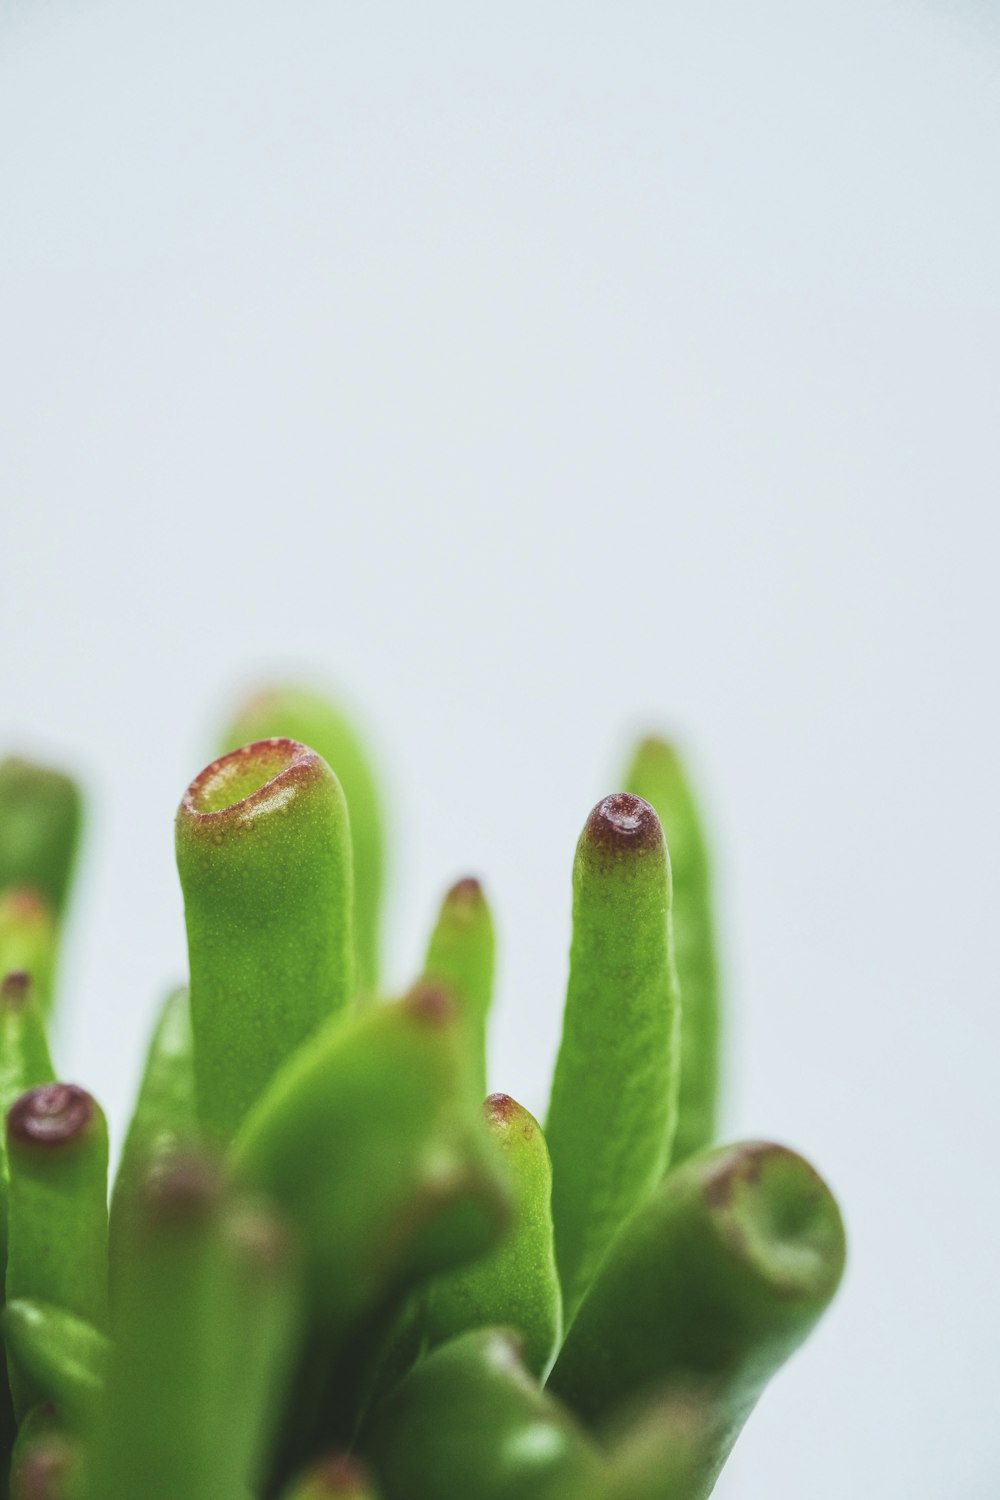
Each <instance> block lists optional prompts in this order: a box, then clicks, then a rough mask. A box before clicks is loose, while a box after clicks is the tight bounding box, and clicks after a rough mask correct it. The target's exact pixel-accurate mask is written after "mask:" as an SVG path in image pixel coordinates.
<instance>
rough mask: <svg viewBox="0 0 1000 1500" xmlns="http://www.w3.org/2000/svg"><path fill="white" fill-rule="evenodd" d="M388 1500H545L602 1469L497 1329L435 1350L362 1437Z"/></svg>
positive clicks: (578, 1487)
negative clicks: (459, 1499) (471, 1499)
mask: <svg viewBox="0 0 1000 1500" xmlns="http://www.w3.org/2000/svg"><path fill="white" fill-rule="evenodd" d="M363 1447H364V1450H365V1452H366V1454H367V1455H368V1457H369V1458H370V1460H371V1463H372V1466H373V1468H374V1470H375V1476H376V1479H377V1480H378V1483H379V1485H380V1488H381V1489H382V1491H383V1493H384V1495H385V1497H386V1500H456V1497H457V1496H463V1497H465V1496H469V1497H473V1496H474V1497H475V1500H550V1497H553V1496H556V1495H560V1496H561V1495H567V1496H568V1495H571V1494H579V1493H580V1492H581V1491H583V1490H584V1489H585V1488H586V1486H587V1485H588V1483H593V1482H594V1481H595V1480H596V1477H597V1475H598V1474H600V1473H601V1471H602V1462H601V1459H600V1457H599V1455H598V1453H597V1450H596V1449H595V1448H594V1447H593V1446H592V1444H591V1443H590V1442H589V1440H588V1439H587V1437H586V1436H585V1434H584V1433H583V1432H582V1431H581V1430H580V1429H579V1428H578V1427H577V1425H576V1423H575V1422H574V1421H573V1420H572V1419H571V1418H570V1416H569V1415H568V1413H566V1412H565V1411H564V1410H563V1409H562V1408H561V1407H560V1406H559V1404H558V1403H557V1402H555V1401H553V1400H552V1399H551V1398H550V1397H549V1396H548V1395H547V1394H546V1393H545V1392H544V1391H542V1390H540V1389H539V1387H538V1386H537V1384H536V1383H535V1381H534V1380H533V1379H532V1377H531V1376H530V1375H529V1374H528V1373H527V1371H526V1370H525V1368H524V1366H523V1365H522V1364H521V1362H520V1360H519V1358H518V1347H517V1340H516V1339H515V1338H514V1337H513V1336H512V1335H511V1334H509V1333H508V1332H506V1331H505V1330H503V1329H495V1328H491V1329H480V1330H477V1331H476V1332H474V1333H467V1334H463V1336H462V1337H461V1338H458V1339H455V1340H453V1342H452V1343H450V1344H444V1345H442V1347H441V1348H440V1349H436V1350H435V1351H434V1353H433V1354H430V1355H429V1356H428V1357H427V1358H426V1359H425V1360H423V1361H422V1362H421V1364H419V1365H418V1366H417V1367H416V1369H415V1370H413V1371H412V1372H411V1373H410V1374H409V1375H408V1376H407V1377H406V1379H405V1380H404V1381H403V1382H402V1384H401V1385H400V1386H399V1387H398V1388H397V1390H396V1391H395V1392H394V1393H393V1395H392V1396H390V1398H389V1399H388V1401H387V1402H386V1403H385V1405H384V1406H383V1407H382V1408H381V1409H380V1410H379V1411H378V1412H377V1413H376V1415H375V1417H374V1419H373V1420H372V1422H371V1424H370V1428H369V1430H368V1432H367V1433H366V1435H365V1438H364V1440H363Z"/></svg>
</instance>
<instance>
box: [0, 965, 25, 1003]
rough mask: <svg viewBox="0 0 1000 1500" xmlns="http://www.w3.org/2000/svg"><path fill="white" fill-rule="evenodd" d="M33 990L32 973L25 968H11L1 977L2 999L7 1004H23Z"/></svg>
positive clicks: (0, 994) (0, 996)
mask: <svg viewBox="0 0 1000 1500" xmlns="http://www.w3.org/2000/svg"><path fill="white" fill-rule="evenodd" d="M30 992H31V975H30V974H29V973H28V972H27V970H25V969H11V971H10V973H9V974H5V975H4V977H3V979H0V1000H3V1001H4V1002H5V1003H6V1004H7V1005H13V1006H17V1005H23V1004H24V1002H25V1000H26V999H27V998H28V995H29V994H30Z"/></svg>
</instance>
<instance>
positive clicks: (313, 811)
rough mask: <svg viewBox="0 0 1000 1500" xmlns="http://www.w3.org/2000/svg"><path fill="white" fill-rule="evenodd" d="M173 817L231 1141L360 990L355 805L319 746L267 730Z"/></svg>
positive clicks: (203, 1007) (203, 1085) (202, 1042)
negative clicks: (350, 814)
mask: <svg viewBox="0 0 1000 1500" xmlns="http://www.w3.org/2000/svg"><path fill="white" fill-rule="evenodd" d="M176 826H177V867H178V870H179V873H180V878H181V885H182V887H183V890H184V915H185V921H186V924H187V937H188V955H189V959H190V965H191V1020H192V1025H193V1028H194V1039H195V1082H196V1089H197V1099H198V1109H199V1114H200V1117H201V1120H202V1122H203V1124H204V1125H205V1127H206V1129H207V1130H208V1131H209V1132H210V1133H212V1134H214V1135H216V1136H218V1137H219V1138H221V1139H222V1140H224V1141H225V1140H229V1139H230V1138H231V1137H232V1135H233V1134H234V1133H235V1131H236V1130H237V1128H238V1127H239V1125H240V1123H241V1121H242V1120H243V1118H244V1117H245V1115H246V1114H247V1112H248V1110H249V1109H250V1108H251V1107H252V1105H253V1104H254V1103H255V1102H256V1100H257V1099H258V1098H260V1096H261V1094H263V1092H264V1090H265V1089H266V1088H267V1085H268V1084H269V1083H270V1081H271V1079H272V1078H273V1076H274V1074H275V1073H276V1072H277V1070H278V1068H279V1067H280V1065H281V1064H282V1063H283V1062H284V1061H285V1060H286V1059H287V1058H288V1057H289V1056H290V1055H291V1054H292V1053H293V1052H294V1051H295V1050H296V1048H297V1047H299V1046H300V1045H301V1044H302V1043H303V1042H304V1041H306V1040H307V1038H308V1037H310V1036H311V1035H312V1034H313V1033H314V1032H315V1031H316V1030H317V1029H318V1028H319V1027H320V1026H321V1024H322V1023H323V1022H324V1021H325V1020H327V1019H328V1018H329V1017H330V1016H333V1015H335V1014H337V1013H338V1012H342V1011H344V1010H345V1009H346V1008H347V1006H348V1004H349V1002H350V1000H351V998H352V994H353V953H352V947H351V942H352V939H351V903H352V895H351V850H350V836H349V829H348V821H347V805H346V803H345V801H344V794H343V792H342V791H341V789H340V784H339V782H338V781H337V779H336V777H335V776H334V774H333V772H332V771H331V770H330V768H329V766H328V765H327V764H326V762H325V761H323V760H321V759H320V757H319V756H318V755H316V754H315V752H314V751H312V750H309V749H307V748H306V747H305V746H303V745H300V744H297V743H296V742H295V741H292V740H264V741H260V742H258V743H257V744H253V745H247V746H244V747H243V749H241V750H235V751H233V752H232V753H231V754H230V755H226V756H223V757H222V758H221V759H220V760H217V761H214V762H213V763H212V765H210V766H208V767H207V768H206V769H205V770H204V771H202V773H201V774H200V775H199V776H198V777H197V778H196V779H195V780H194V781H193V782H192V783H191V785H190V787H189V788H188V790H187V792H186V793H185V795H184V798H183V801H182V802H181V805H180V808H179V810H178V813H177V825H176Z"/></svg>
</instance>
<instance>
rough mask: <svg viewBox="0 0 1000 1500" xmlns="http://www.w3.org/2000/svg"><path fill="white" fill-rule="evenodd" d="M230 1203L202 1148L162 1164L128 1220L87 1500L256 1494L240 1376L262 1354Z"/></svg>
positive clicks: (209, 1499) (231, 1499)
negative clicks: (237, 1286)
mask: <svg viewBox="0 0 1000 1500" xmlns="http://www.w3.org/2000/svg"><path fill="white" fill-rule="evenodd" d="M226 1208H228V1203H226V1197H225V1191H223V1184H222V1178H220V1173H219V1172H217V1169H216V1167H214V1164H213V1163H211V1161H210V1160H208V1158H205V1157H204V1155H199V1154H189V1155H181V1157H175V1158H171V1160H169V1161H162V1163H160V1164H159V1166H157V1167H156V1169H153V1172H151V1173H150V1175H148V1178H147V1181H145V1184H144V1190H142V1196H141V1199H139V1202H138V1205H136V1214H135V1215H133V1217H129V1221H127V1229H129V1232H127V1239H126V1244H124V1247H123V1256H121V1262H120V1275H118V1284H117V1289H115V1302H114V1320H112V1347H111V1359H109V1365H108V1380H106V1395H105V1401H103V1403H102V1407H100V1416H99V1421H97V1422H96V1424H94V1428H93V1431H91V1436H90V1454H88V1460H90V1461H88V1466H87V1473H88V1491H87V1494H88V1500H135V1497H136V1496H142V1500H178V1497H180V1496H183V1497H184V1500H246V1494H247V1485H246V1472H244V1470H246V1464H247V1457H249V1455H247V1452H246V1434H244V1431H243V1428H241V1427H238V1428H235V1430H234V1427H232V1421H231V1419H232V1415H234V1413H232V1403H234V1392H232V1386H231V1382H232V1371H234V1367H235V1364H237V1362H238V1361H240V1359H246V1358H255V1356H253V1350H255V1347H256V1329H255V1323H253V1308H252V1307H249V1305H247V1304H246V1302H243V1301H241V1298H240V1296H238V1295H235V1292H234V1284H232V1257H231V1254H229V1250H228V1245H226V1230H225V1224H226ZM247 1419H249V1418H247Z"/></svg>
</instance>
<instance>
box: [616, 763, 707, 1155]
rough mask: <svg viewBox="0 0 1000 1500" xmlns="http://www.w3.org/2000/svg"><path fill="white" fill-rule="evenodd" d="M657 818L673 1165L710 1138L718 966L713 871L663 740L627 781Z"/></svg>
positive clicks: (693, 806)
mask: <svg viewBox="0 0 1000 1500" xmlns="http://www.w3.org/2000/svg"><path fill="white" fill-rule="evenodd" d="M625 785H626V787H627V788H628V790H629V791H630V792H635V793H636V795H637V796H639V797H644V798H645V799H646V801H647V802H649V803H651V804H652V806H653V807H655V808H656V811H657V813H658V815H659V818H660V822H661V823H662V825H663V831H664V833H665V834H666V838H667V845H668V847H669V849H670V868H671V872H672V875H673V888H674V899H673V903H672V906H671V913H672V918H673V931H674V959H675V962H676V964H677V976H678V979H679V981H680V990H681V1001H682V1007H681V1009H682V1020H681V1082H680V1099H679V1101H678V1111H677V1134H676V1137H675V1139H674V1149H673V1158H672V1160H673V1163H674V1165H679V1164H680V1163H681V1162H682V1161H684V1160H686V1158H687V1157H689V1156H691V1155H692V1154H693V1153H694V1152H695V1151H700V1150H701V1149H702V1148H703V1147H705V1146H708V1145H710V1144H711V1143H712V1141H713V1140H714V1139H715V1131H716V1117H717V1113H718V1094H719V995H718V964H717V961H716V948H715V931H714V921H713V915H712V890H711V869H710V864H709V858H708V851H707V848H706V843H705V835H704V832H703V829H702V824H701V818H700V817H699V814H698V805H697V802H696V800H695V797H694V794H693V792H692V790H691V784H690V782H689V780H688V777H687V774H686V772H685V769H684V765H683V762H682V761H681V758H680V755H679V754H678V752H677V750H676V749H675V747H674V746H673V745H670V744H668V743H667V741H666V740H661V739H655V738H652V737H651V738H649V739H645V740H643V741H642V742H641V743H640V744H639V745H638V746H637V747H636V751H635V754H634V756H633V758H632V763H631V765H630V767H629V770H628V775H627V776H626V778H625Z"/></svg>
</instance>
